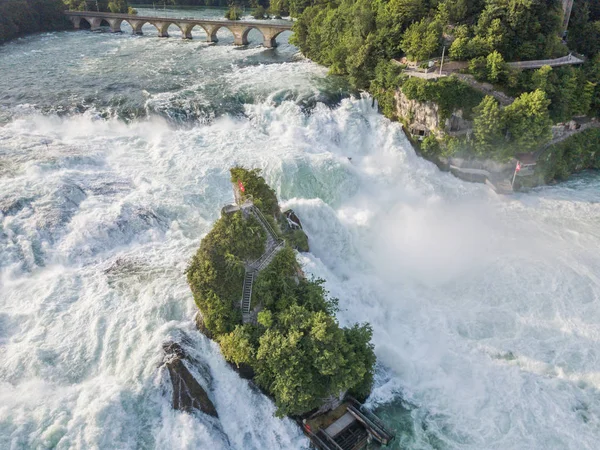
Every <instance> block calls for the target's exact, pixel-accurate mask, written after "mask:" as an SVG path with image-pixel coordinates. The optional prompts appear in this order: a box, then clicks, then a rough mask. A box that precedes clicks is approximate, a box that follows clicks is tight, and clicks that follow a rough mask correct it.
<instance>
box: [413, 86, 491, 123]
mask: <svg viewBox="0 0 600 450" xmlns="http://www.w3.org/2000/svg"><path fill="white" fill-rule="evenodd" d="M402 92H403V93H404V95H406V96H407V97H408V98H409V99H410V100H417V101H419V102H428V101H429V102H435V103H437V105H438V106H439V108H440V114H441V118H442V119H446V118H448V117H450V115H451V114H452V112H453V111H455V110H457V109H464V113H465V115H466V117H470V115H471V111H472V109H473V108H474V107H475V106H477V105H478V104H479V103H480V102H481V100H482V98H483V95H482V94H481V93H480V92H479V91H476V90H475V89H473V88H472V87H470V86H469V85H468V84H466V83H464V82H462V81H460V80H459V79H458V78H456V77H454V76H451V77H445V78H440V79H438V80H437V81H426V80H422V79H421V78H409V79H407V80H406V81H405V82H404V83H403V84H402Z"/></svg>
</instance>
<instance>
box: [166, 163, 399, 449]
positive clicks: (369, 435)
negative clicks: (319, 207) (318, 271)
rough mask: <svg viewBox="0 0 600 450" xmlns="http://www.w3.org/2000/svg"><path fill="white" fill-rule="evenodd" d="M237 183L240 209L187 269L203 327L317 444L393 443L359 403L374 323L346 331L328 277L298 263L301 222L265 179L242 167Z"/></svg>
mask: <svg viewBox="0 0 600 450" xmlns="http://www.w3.org/2000/svg"><path fill="white" fill-rule="evenodd" d="M231 181H232V184H233V186H234V194H235V200H236V202H235V204H232V205H227V206H225V207H224V208H223V209H222V213H221V217H220V218H219V219H218V220H217V221H216V223H215V224H214V226H213V228H212V230H211V231H210V232H209V233H208V234H207V235H206V236H205V237H204V239H203V240H202V242H201V244H200V248H199V250H198V252H197V253H196V255H195V256H194V257H193V258H192V261H191V263H190V266H189V268H188V271H187V277H188V283H189V285H190V287H191V290H192V292H193V295H194V299H195V302H196V304H197V306H198V308H199V310H200V311H199V315H198V316H197V323H198V328H199V329H200V330H201V331H202V332H203V333H205V334H206V335H207V336H208V337H210V338H211V339H214V340H215V341H217V342H218V343H219V345H220V347H221V351H222V353H223V356H224V357H225V359H226V360H227V361H229V362H230V363H231V364H232V365H234V367H236V368H237V369H239V372H240V375H242V376H245V377H246V378H250V379H251V380H252V382H253V383H255V384H256V385H257V386H258V387H259V388H260V389H261V390H262V391H263V392H265V393H266V394H267V395H268V396H270V397H271V398H272V399H273V401H274V402H275V405H276V407H277V415H279V416H285V415H288V416H291V417H292V418H294V419H296V420H297V421H298V422H299V423H300V424H302V425H303V429H304V431H305V433H306V434H308V435H309V436H310V437H311V440H312V441H313V443H314V444H315V445H316V446H317V447H319V448H326V449H327V448H334V449H338V448H348V449H358V448H363V446H364V445H365V444H366V442H367V441H370V440H371V439H373V438H374V439H375V440H376V441H378V442H380V443H384V444H385V443H387V442H389V441H391V440H392V439H393V435H392V434H391V433H389V432H388V431H386V430H385V428H384V426H383V425H382V424H381V423H380V422H379V421H378V419H377V418H376V417H375V416H373V415H372V414H370V413H369V412H368V411H365V410H364V408H363V407H362V405H361V404H360V403H358V402H357V401H355V400H354V397H356V398H359V399H360V398H365V397H366V396H367V395H368V394H369V392H370V389H371V385H372V383H373V370H374V364H375V354H374V352H373V345H372V344H371V336H372V330H371V326H370V325H369V324H355V325H353V326H351V327H341V326H340V325H339V324H338V322H337V320H336V317H335V313H336V311H337V304H338V303H337V299H335V298H330V297H329V295H328V292H327V291H326V290H325V288H324V287H323V283H324V280H322V279H308V278H307V277H306V276H305V275H304V273H303V271H302V269H301V267H300V264H299V263H298V261H297V259H296V254H295V250H298V251H308V239H307V237H306V235H305V234H304V232H303V231H302V227H301V223H300V220H299V219H298V217H297V216H296V215H295V214H294V212H293V211H291V210H290V211H286V212H282V211H281V209H280V207H279V204H278V201H277V197H276V195H275V192H274V191H273V189H271V188H270V187H269V186H268V185H267V183H266V182H265V180H264V178H263V177H261V176H260V172H259V171H258V170H246V169H244V168H241V167H235V168H233V169H231ZM170 370H171V371H172V369H171V368H170ZM316 418H320V419H319V420H316V421H315V419H316ZM315 424H318V426H321V427H322V429H314V428H311V426H312V427H315V426H316V425H315ZM325 429H327V430H329V433H327V432H326V430H325Z"/></svg>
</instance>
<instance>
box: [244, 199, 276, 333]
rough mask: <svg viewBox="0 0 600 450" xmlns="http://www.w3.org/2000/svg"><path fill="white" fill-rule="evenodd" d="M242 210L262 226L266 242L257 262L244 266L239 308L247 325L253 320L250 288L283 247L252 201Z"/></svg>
mask: <svg viewBox="0 0 600 450" xmlns="http://www.w3.org/2000/svg"><path fill="white" fill-rule="evenodd" d="M241 207H242V209H243V210H245V211H247V213H248V214H252V215H253V216H254V217H255V218H256V219H257V220H258V221H259V222H260V224H261V225H262V227H263V229H264V230H265V232H266V233H267V242H266V245H265V251H264V252H263V254H262V255H261V256H260V258H258V259H257V260H255V261H253V262H250V263H248V264H246V266H245V270H246V272H245V274H244V286H243V289H242V300H241V302H240V306H241V309H242V322H243V323H248V322H251V321H252V320H253V318H252V313H251V305H252V286H253V284H254V280H255V279H256V277H257V275H258V273H259V272H260V271H261V270H263V269H264V268H265V267H267V266H268V265H269V264H270V263H271V261H273V259H274V258H275V256H276V255H277V253H279V251H280V250H281V249H283V247H284V246H285V242H284V240H283V239H281V238H280V237H279V235H278V234H277V233H276V232H275V230H274V229H273V227H272V225H271V223H270V222H269V221H268V219H267V218H266V217H265V216H264V215H263V213H262V212H261V211H260V209H258V208H257V207H256V206H254V203H252V201H251V200H250V201H248V200H246V201H245V202H244V203H243V204H242V206H241Z"/></svg>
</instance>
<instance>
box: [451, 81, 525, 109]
mask: <svg viewBox="0 0 600 450" xmlns="http://www.w3.org/2000/svg"><path fill="white" fill-rule="evenodd" d="M455 75H456V76H457V77H458V78H459V79H460V80H462V81H464V82H465V83H467V84H468V85H469V86H471V87H472V88H473V89H477V90H478V91H479V92H481V93H482V94H485V95H491V96H492V97H494V98H495V99H496V100H498V101H499V102H500V104H501V105H502V106H508V105H510V104H511V103H512V102H514V101H515V99H514V98H513V97H510V96H508V95H506V94H505V93H504V92H502V91H498V90H496V89H494V86H493V85H491V84H489V83H482V82H480V81H477V80H476V79H475V77H474V76H473V75H467V74H464V73H457V74H455Z"/></svg>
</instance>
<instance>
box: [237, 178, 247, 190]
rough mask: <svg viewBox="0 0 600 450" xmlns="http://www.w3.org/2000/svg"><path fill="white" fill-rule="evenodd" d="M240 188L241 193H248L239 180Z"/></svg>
mask: <svg viewBox="0 0 600 450" xmlns="http://www.w3.org/2000/svg"><path fill="white" fill-rule="evenodd" d="M238 186H239V187H240V191H242V192H246V188H245V187H244V183H242V182H241V181H240V180H238Z"/></svg>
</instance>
